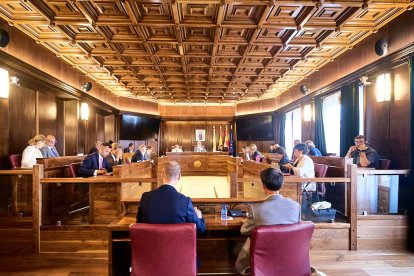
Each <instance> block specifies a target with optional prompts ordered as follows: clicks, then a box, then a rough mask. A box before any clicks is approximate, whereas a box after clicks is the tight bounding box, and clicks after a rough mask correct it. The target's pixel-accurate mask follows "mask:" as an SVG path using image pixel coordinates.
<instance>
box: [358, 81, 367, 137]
mask: <svg viewBox="0 0 414 276" xmlns="http://www.w3.org/2000/svg"><path fill="white" fill-rule="evenodd" d="M364 115H365V113H364V86H363V85H360V86H359V87H358V116H359V131H358V134H359V135H364V121H365V116H364Z"/></svg>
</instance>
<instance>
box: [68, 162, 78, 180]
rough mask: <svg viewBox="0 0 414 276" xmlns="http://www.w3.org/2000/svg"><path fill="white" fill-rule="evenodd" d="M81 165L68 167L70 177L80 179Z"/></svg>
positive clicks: (76, 164) (73, 164) (74, 164)
mask: <svg viewBox="0 0 414 276" xmlns="http://www.w3.org/2000/svg"><path fill="white" fill-rule="evenodd" d="M80 166H81V163H71V164H69V165H68V168H69V175H70V177H79V173H78V172H79V168H80Z"/></svg>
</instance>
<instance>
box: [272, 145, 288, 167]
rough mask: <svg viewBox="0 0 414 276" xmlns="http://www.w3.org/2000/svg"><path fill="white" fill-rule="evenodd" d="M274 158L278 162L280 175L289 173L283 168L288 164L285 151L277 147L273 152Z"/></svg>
mask: <svg viewBox="0 0 414 276" xmlns="http://www.w3.org/2000/svg"><path fill="white" fill-rule="evenodd" d="M274 154H275V156H276V158H278V159H280V160H279V167H280V171H281V172H282V173H289V169H288V168H287V167H285V165H286V164H290V160H289V157H288V156H287V153H286V150H285V149H284V148H282V147H278V148H276V149H275V150H274Z"/></svg>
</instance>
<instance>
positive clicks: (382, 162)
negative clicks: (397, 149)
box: [378, 159, 391, 170]
mask: <svg viewBox="0 0 414 276" xmlns="http://www.w3.org/2000/svg"><path fill="white" fill-rule="evenodd" d="M378 167H379V169H380V170H389V169H390V168H391V160H390V159H379V160H378Z"/></svg>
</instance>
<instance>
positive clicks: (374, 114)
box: [365, 83, 391, 158]
mask: <svg viewBox="0 0 414 276" xmlns="http://www.w3.org/2000/svg"><path fill="white" fill-rule="evenodd" d="M365 88H366V90H365V101H366V112H365V114H366V124H365V126H366V129H365V134H366V138H367V141H368V142H369V144H370V145H371V146H372V147H373V148H374V149H376V150H377V151H378V154H379V156H380V158H384V157H385V158H387V157H389V156H390V146H391V145H390V132H389V131H390V102H386V101H385V102H377V99H376V85H375V83H373V84H372V85H370V86H365Z"/></svg>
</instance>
